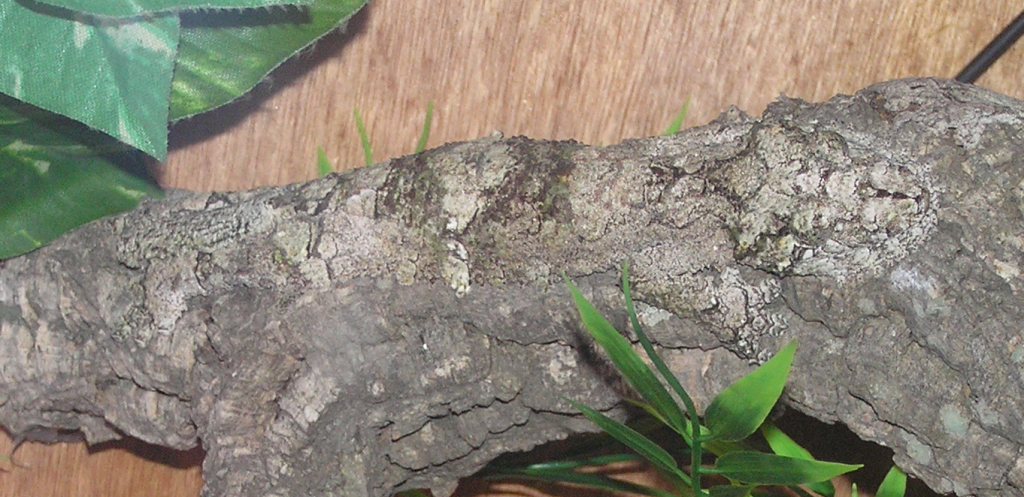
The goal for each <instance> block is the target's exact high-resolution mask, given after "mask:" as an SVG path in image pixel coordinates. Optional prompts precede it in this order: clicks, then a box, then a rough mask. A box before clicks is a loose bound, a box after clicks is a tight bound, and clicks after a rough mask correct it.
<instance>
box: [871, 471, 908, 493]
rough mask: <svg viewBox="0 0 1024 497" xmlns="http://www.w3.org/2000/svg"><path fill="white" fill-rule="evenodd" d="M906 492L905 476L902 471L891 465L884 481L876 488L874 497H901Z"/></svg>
mask: <svg viewBox="0 0 1024 497" xmlns="http://www.w3.org/2000/svg"><path fill="white" fill-rule="evenodd" d="M906 492H907V474H906V473H904V472H903V470H902V469H900V468H899V467H897V466H895V465H893V467H892V468H889V472H888V473H886V474H885V479H883V480H882V484H881V485H879V486H878V492H876V493H875V497H903V494H905V493H906Z"/></svg>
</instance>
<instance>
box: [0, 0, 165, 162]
mask: <svg viewBox="0 0 1024 497" xmlns="http://www.w3.org/2000/svg"><path fill="white" fill-rule="evenodd" d="M0 19H2V21H0V22H2V24H3V29H0V46H2V47H4V48H3V50H0V67H3V68H4V70H3V71H0V93H5V94H7V95H10V96H12V97H14V98H16V99H19V100H22V101H24V102H27V103H29V104H32V105H34V106H36V107H40V108H42V109H45V110H48V111H51V112H55V113H57V114H61V115H64V116H67V117H70V118H72V119H74V120H76V121H79V122H82V123H85V124H86V125H87V126H89V127H91V128H94V129H97V130H99V131H102V132H104V133H106V134H108V135H110V136H113V137H114V138H117V139H118V140H120V141H122V142H124V143H127V144H128V145H131V146H132V147H135V148H138V149H140V150H142V151H144V152H146V153H148V154H150V155H152V156H153V157H156V158H158V159H161V160H162V159H163V158H164V157H165V156H166V154H167V105H168V94H169V89H170V84H171V72H172V70H173V68H174V59H175V57H176V55H177V47H178V35H179V24H178V18H177V16H173V15H166V16H155V17H153V16H147V17H144V18H142V19H139V20H132V21H124V22H121V21H116V20H111V19H110V18H105V19H100V18H89V17H85V16H81V15H75V14H73V13H70V12H67V11H61V10H59V9H56V8H52V7H46V6H40V5H38V4H35V5H32V6H31V7H30V6H29V4H26V3H24V2H20V1H17V0H0ZM43 40H45V42H42V41H43Z"/></svg>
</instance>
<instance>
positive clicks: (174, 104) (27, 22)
mask: <svg viewBox="0 0 1024 497" xmlns="http://www.w3.org/2000/svg"><path fill="white" fill-rule="evenodd" d="M43 1H44V2H45V3H39V2H36V1H34V0H28V1H22V0H0V24H2V26H3V28H2V29H0V47H3V50H0V93H2V94H6V95H8V96H10V97H11V98H6V97H5V98H0V115H4V116H7V115H18V116H19V117H17V118H16V119H15V120H14V121H15V122H14V123H13V124H12V123H11V122H7V121H6V120H5V121H3V123H2V126H3V129H0V133H2V134H3V138H4V140H5V142H4V143H3V146H4V147H5V148H4V149H3V151H2V152H3V153H2V154H0V176H2V177H3V178H4V180H5V184H4V185H3V186H2V194H3V196H2V197H0V201H2V202H0V230H2V231H0V235H3V236H4V239H3V240H2V241H0V243H2V244H3V251H2V252H0V257H10V256H13V255H16V254H19V253H23V252H25V251H27V250H31V249H33V248H36V247H38V246H40V245H41V244H44V243H46V242H48V241H50V240H52V239H53V238H55V237H56V236H58V235H60V233H62V232H63V231H65V230H67V229H71V228H73V227H75V226H77V225H79V224H82V223H84V222H88V221H90V220H92V219H95V218H97V217H101V216H103V215H107V214H112V213H114V212H119V211H123V210H126V209H129V208H131V207H133V206H134V205H135V204H136V202H137V201H138V198H139V197H140V196H143V195H153V194H158V190H157V189H155V188H154V187H153V186H152V185H150V184H148V183H146V182H145V181H142V180H140V179H138V178H135V177H133V176H131V175H129V174H126V173H124V172H123V171H122V168H117V167H114V166H115V165H124V164H125V163H128V164H129V165H132V166H134V167H135V168H138V169H144V165H142V164H141V161H143V160H144V157H142V156H141V155H140V154H139V153H136V152H134V151H131V150H130V149H137V150H139V151H141V152H144V153H145V154H148V155H150V156H152V157H155V158H157V159H160V160H163V159H164V158H165V157H166V154H167V125H168V122H169V121H171V120H175V119H180V118H183V117H187V116H191V115H194V114H196V113H199V112H204V111H207V110H210V109H212V108H214V107H216V106H219V105H222V104H224V103H226V102H228V101H230V100H233V99H235V98H238V97H239V96H241V95H242V94H243V93H245V92H247V91H249V90H250V89H251V88H252V87H253V86H254V85H256V84H257V83H258V82H259V81H260V80H261V79H263V78H264V77H265V76H266V75H267V73H268V72H269V71H270V70H272V69H273V68H274V67H276V66H277V65H278V64H280V63H281V62H282V61H283V60H285V59H287V58H288V57H290V56H292V55H294V54H295V53H296V52H298V51H299V50H301V49H302V48H303V47H305V46H308V45H309V44H311V43H312V42H313V41H315V40H316V39H318V38H319V37H321V36H323V35H324V34H326V33H327V32H329V31H330V30H332V29H335V28H336V27H338V26H340V25H343V24H344V23H345V22H346V21H347V20H348V19H349V18H350V17H351V16H352V15H353V14H354V13H355V12H356V11H358V10H359V9H360V8H361V7H362V6H363V5H364V4H365V3H366V0H315V1H314V0H177V1H170V0H139V1H134V0H43ZM310 2H312V3H311V4H310ZM305 4H310V5H305ZM2 96H3V95H0V97H2ZM25 104H30V105H31V106H32V108H33V111H32V112H30V113H28V114H24V113H21V112H22V110H24V109H25V108H27V106H26V105H25ZM39 110H42V111H47V112H39ZM48 113H52V114H48ZM58 116H66V117H68V118H70V119H69V120H64V119H57V117H58ZM25 119H27V120H28V121H34V122H28V121H26V120H25ZM74 121H77V122H78V123H75V122H74ZM79 123H82V124H84V126H83V125H82V124H79ZM90 130H95V131H90ZM100 133H103V134H105V135H107V137H108V138H112V139H104V138H99V137H98V135H99V134H100ZM84 135H90V138H89V139H88V140H87V141H88V143H83V142H82V140H81V138H82V136H84ZM93 135H96V136H93ZM97 144H100V145H97ZM41 164H45V167H41V166H40V165H41ZM72 165H77V166H78V168H77V169H76V168H75V167H72Z"/></svg>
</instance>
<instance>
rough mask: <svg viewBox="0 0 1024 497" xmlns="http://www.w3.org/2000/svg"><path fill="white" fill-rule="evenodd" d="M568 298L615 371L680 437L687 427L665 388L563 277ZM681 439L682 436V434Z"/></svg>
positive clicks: (626, 341) (620, 336)
mask: <svg viewBox="0 0 1024 497" xmlns="http://www.w3.org/2000/svg"><path fill="white" fill-rule="evenodd" d="M565 282H566V284H568V285H569V290H570V291H571V292H572V298H573V300H574V301H575V302H576V308H577V310H579V313H580V318H581V319H582V320H583V324H584V326H585V327H586V328H587V331H589V332H590V334H591V335H592V336H593V337H594V340H596V341H597V343H598V344H600V345H601V348H603V349H604V351H605V352H606V353H607V354H608V357H610V358H611V360H612V363H613V364H615V367H616V369H618V370H619V372H620V373H622V375H623V376H625V377H626V380H628V381H629V384H630V385H632V386H633V388H634V389H635V390H636V391H637V392H638V393H639V394H640V395H641V396H642V397H643V398H644V399H646V400H647V401H648V402H650V403H651V406H652V407H653V408H654V409H655V410H657V412H658V413H659V414H660V417H661V418H662V419H664V420H665V421H666V422H667V424H668V426H669V427H670V428H672V429H673V430H675V431H676V432H677V433H681V434H684V433H685V432H686V428H687V426H688V424H687V421H686V419H685V417H684V416H683V412H682V411H681V410H680V409H679V405H677V404H676V403H675V400H673V399H672V396H671V395H669V393H668V390H666V389H665V386H664V385H662V384H661V382H660V381H658V378H657V377H656V376H654V373H653V372H651V369H650V368H648V367H647V365H646V364H644V362H643V360H642V359H640V356H639V355H637V353H636V352H634V351H633V347H632V346H631V345H630V343H629V340H626V339H625V338H623V337H622V335H620V334H619V332H618V331H617V330H616V329H615V327H614V326H612V325H611V323H609V322H608V320H606V319H605V318H604V316H602V315H601V313H600V312H598V311H597V309H595V308H594V306H593V305H591V303H590V302H589V301H587V299H586V298H585V297H584V296H583V294H582V293H580V291H579V289H578V288H576V285H573V284H572V282H571V281H569V278H568V277H566V278H565ZM684 436H685V435H684Z"/></svg>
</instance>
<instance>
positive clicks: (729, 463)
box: [704, 451, 863, 485]
mask: <svg viewBox="0 0 1024 497" xmlns="http://www.w3.org/2000/svg"><path fill="white" fill-rule="evenodd" d="M862 466H863V465H862V464H843V463H837V462H824V461H813V460H807V459H801V458H797V457H787V456H780V455H777V454H765V453H763V452H751V451H738V452H730V453H728V454H726V455H724V456H721V457H719V458H718V459H717V460H716V461H715V467H714V468H708V469H705V470H704V471H705V472H707V473H713V474H719V475H722V476H725V477H726V478H729V479H730V480H735V481H739V482H743V483H750V484H756V485H802V484H805V483H814V482H819V481H825V480H828V479H830V478H835V477H837V476H839V475H842V474H846V473H849V472H850V471H854V470H857V469H860V468H861V467H862Z"/></svg>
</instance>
